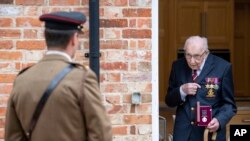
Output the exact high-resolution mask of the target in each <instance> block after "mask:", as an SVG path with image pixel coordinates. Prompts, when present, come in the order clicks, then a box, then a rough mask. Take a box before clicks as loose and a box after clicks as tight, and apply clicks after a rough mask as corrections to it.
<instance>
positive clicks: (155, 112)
mask: <svg viewBox="0 0 250 141" xmlns="http://www.w3.org/2000/svg"><path fill="white" fill-rule="evenodd" d="M158 25H159V24H158V0H152V140H153V141H159V76H158V74H159V69H158V67H159V61H158V48H159V45H158V39H159V37H158V31H159V29H158V27H159V26H158Z"/></svg>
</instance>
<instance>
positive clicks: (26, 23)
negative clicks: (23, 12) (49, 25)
mask: <svg viewBox="0 0 250 141" xmlns="http://www.w3.org/2000/svg"><path fill="white" fill-rule="evenodd" d="M16 25H17V27H41V26H42V22H41V21H39V19H38V17H34V18H31V17H21V18H17V19H16Z"/></svg>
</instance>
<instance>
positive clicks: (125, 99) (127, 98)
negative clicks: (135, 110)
mask: <svg viewBox="0 0 250 141" xmlns="http://www.w3.org/2000/svg"><path fill="white" fill-rule="evenodd" d="M122 102H123V103H131V94H125V95H123V99H122Z"/></svg>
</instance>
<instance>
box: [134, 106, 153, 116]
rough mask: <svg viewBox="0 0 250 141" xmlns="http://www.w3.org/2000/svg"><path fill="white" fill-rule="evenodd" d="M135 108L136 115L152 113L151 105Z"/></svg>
mask: <svg viewBox="0 0 250 141" xmlns="http://www.w3.org/2000/svg"><path fill="white" fill-rule="evenodd" d="M136 108H137V113H141V114H150V113H151V112H152V105H151V104H140V105H138V106H137V107H136Z"/></svg>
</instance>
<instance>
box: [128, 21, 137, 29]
mask: <svg viewBox="0 0 250 141" xmlns="http://www.w3.org/2000/svg"><path fill="white" fill-rule="evenodd" d="M129 27H133V28H135V27H136V19H131V20H129Z"/></svg>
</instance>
